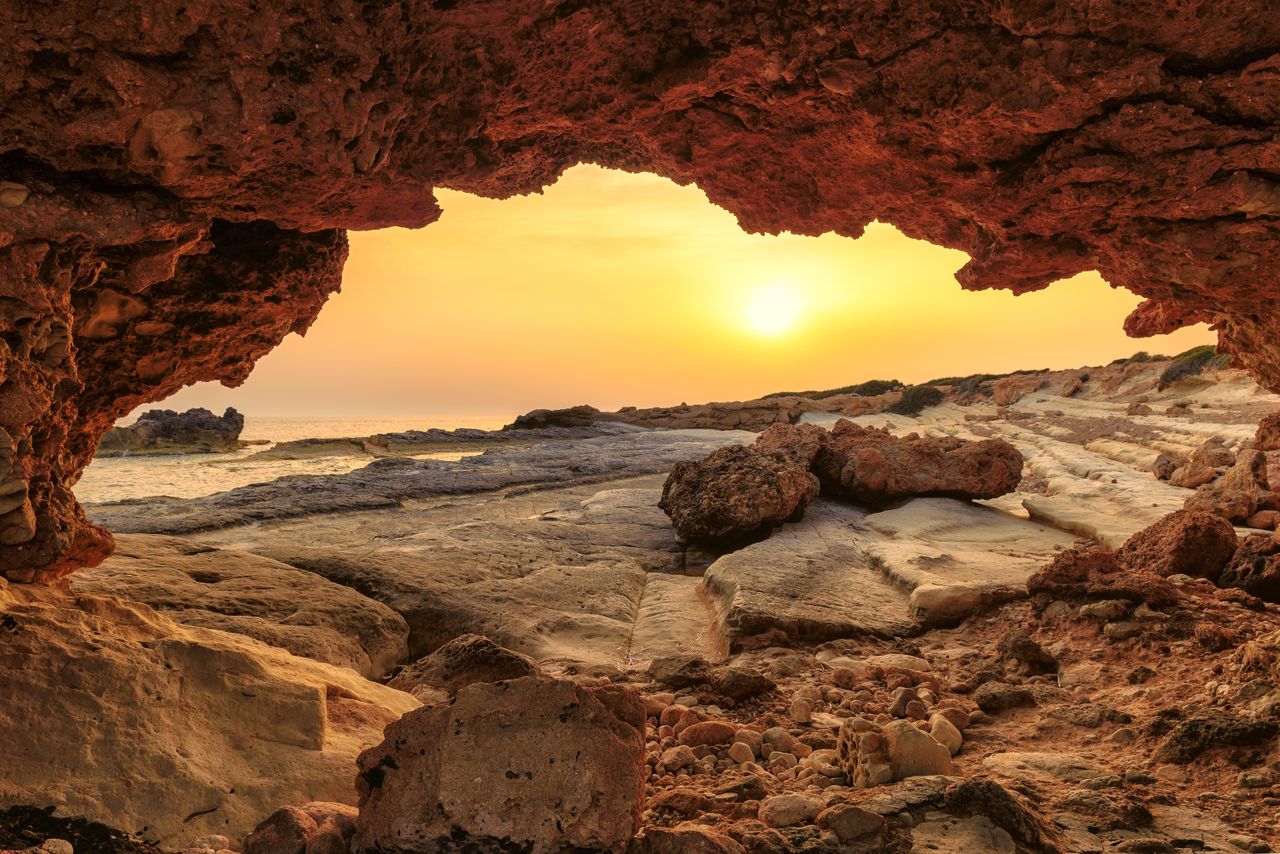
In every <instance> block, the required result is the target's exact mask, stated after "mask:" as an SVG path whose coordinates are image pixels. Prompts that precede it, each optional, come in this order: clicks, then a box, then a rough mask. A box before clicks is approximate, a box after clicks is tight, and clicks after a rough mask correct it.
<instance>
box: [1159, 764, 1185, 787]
mask: <svg viewBox="0 0 1280 854" xmlns="http://www.w3.org/2000/svg"><path fill="white" fill-rule="evenodd" d="M1156 776H1157V777H1159V778H1160V779H1161V780H1165V781H1168V782H1170V783H1185V782H1187V772H1186V771H1185V770H1184V769H1182V768H1179V767H1178V766H1177V765H1161V766H1160V767H1159V768H1157V769H1156Z"/></svg>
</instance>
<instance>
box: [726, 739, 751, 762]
mask: <svg viewBox="0 0 1280 854" xmlns="http://www.w3.org/2000/svg"><path fill="white" fill-rule="evenodd" d="M729 758H730V759H732V760H733V761H734V762H737V763H738V764H739V765H743V764H746V763H747V762H754V761H755V758H756V754H755V751H754V750H752V749H751V746H750V745H749V744H744V743H743V742H741V741H737V742H734V743H733V745H732V746H731V747H730V748H729Z"/></svg>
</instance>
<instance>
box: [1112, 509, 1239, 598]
mask: <svg viewBox="0 0 1280 854" xmlns="http://www.w3.org/2000/svg"><path fill="white" fill-rule="evenodd" d="M1237 545H1238V541H1237V538H1236V529H1235V528H1233V527H1232V526H1231V523H1230V522H1228V521H1227V520H1226V519H1224V518H1223V517H1222V516H1219V515H1217V514H1215V513H1208V512H1205V511H1202V510H1179V511H1177V512H1175V513H1170V514H1169V515H1168V516H1165V517H1164V518H1162V519H1161V520H1160V521H1158V522H1156V523H1155V524H1154V525H1150V526H1148V527H1146V528H1143V529H1142V530H1141V531H1138V532H1137V533H1136V534H1134V535H1133V536H1132V537H1130V538H1129V539H1128V540H1126V541H1125V543H1124V545H1122V546H1121V547H1120V548H1119V549H1118V550H1117V552H1116V560H1117V561H1118V562H1119V564H1120V566H1122V567H1124V568H1125V569H1128V570H1131V571H1133V572H1154V573H1155V574H1156V575H1161V576H1170V575H1190V576H1192V577H1197V578H1207V579H1209V580H1210V581H1217V580H1218V576H1219V575H1221V574H1222V568H1223V567H1224V566H1226V565H1227V562H1228V561H1230V560H1231V556H1232V555H1234V554H1235V553H1236V547H1237Z"/></svg>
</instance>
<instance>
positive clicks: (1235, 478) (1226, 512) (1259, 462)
mask: <svg viewBox="0 0 1280 854" xmlns="http://www.w3.org/2000/svg"><path fill="white" fill-rule="evenodd" d="M1271 497H1272V492H1271V485H1270V483H1269V482H1268V480H1267V456H1266V454H1264V453H1263V452H1262V451H1253V450H1249V451H1244V452H1242V453H1241V454H1240V455H1239V456H1238V457H1237V458H1236V461H1235V464H1234V465H1232V466H1231V468H1229V469H1227V471H1226V474H1224V475H1223V476H1222V477H1220V478H1218V479H1217V480H1215V481H1213V482H1211V483H1206V484H1205V485H1204V486H1201V487H1200V488H1199V489H1197V490H1196V493H1195V495H1192V496H1191V497H1190V498H1188V499H1187V501H1186V504H1185V505H1184V506H1185V507H1186V509H1188V510H1196V511H1204V512H1209V513H1216V514H1218V515H1219V516H1222V517H1224V518H1226V519H1228V520H1230V521H1232V522H1236V523H1244V522H1245V521H1247V520H1248V518H1249V517H1250V516H1252V515H1253V514H1254V513H1255V512H1256V511H1257V510H1258V509H1259V504H1260V503H1261V502H1265V501H1268V500H1270V499H1271Z"/></svg>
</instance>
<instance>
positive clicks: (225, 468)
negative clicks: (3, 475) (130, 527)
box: [75, 415, 511, 502]
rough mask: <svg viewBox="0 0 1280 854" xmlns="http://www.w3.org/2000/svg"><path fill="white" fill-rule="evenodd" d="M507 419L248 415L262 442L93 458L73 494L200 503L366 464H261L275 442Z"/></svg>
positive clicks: (484, 425)
mask: <svg viewBox="0 0 1280 854" xmlns="http://www.w3.org/2000/svg"><path fill="white" fill-rule="evenodd" d="M510 422H511V416H505V417H504V416H496V415H495V416H472V417H464V418H459V417H438V416H420V417H403V418H283V417H280V418H272V417H254V416H250V415H246V416H245V419H244V431H243V432H242V433H241V434H240V438H241V439H242V440H246V441H255V440H263V441H265V442H267V444H255V445H250V446H249V447H247V448H242V449H241V450H239V451H236V452H234V453H230V454H176V455H172V456H147V457H115V458H109V459H107V458H104V459H96V460H94V461H93V462H92V463H90V464H89V467H88V468H87V469H85V472H84V476H83V477H81V478H80V482H79V483H78V484H76V488H75V492H76V497H78V498H79V499H80V500H81V501H84V502H103V501H123V500H125V499H130V498H144V497H148V496H154V495H170V496H173V497H175V498H198V497H200V496H202V495H212V494H213V493H215V492H224V491H226V490H228V489H234V488H236V487H237V486H246V485H248V484H251V483H263V482H266V481H270V480H275V479H276V478H278V477H284V476H285V475H291V474H345V473H346V472H349V471H352V470H354V469H357V468H362V467H364V466H366V465H368V464H369V463H370V462H371V461H372V458H371V457H368V456H363V455H354V454H353V455H349V456H336V457H319V458H316V459H307V460H259V459H254V458H253V455H254V454H256V453H257V452H259V451H264V450H266V449H267V448H269V447H271V446H272V445H274V444H275V443H276V442H289V441H294V440H297V439H337V438H345V437H351V436H372V435H374V434H375V433H399V432H402V431H405V430H428V429H430V428H432V427H436V428H439V429H441V430H456V429H457V428H459V427H474V428H476V429H479V430H496V429H498V428H499V427H501V426H502V425H503V424H508V423H510ZM466 456H470V454H469V453H457V452H445V453H432V454H423V455H421V456H420V457H419V458H420V459H437V460H458V459H461V458H463V457H466Z"/></svg>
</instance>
